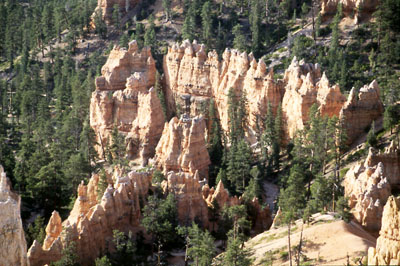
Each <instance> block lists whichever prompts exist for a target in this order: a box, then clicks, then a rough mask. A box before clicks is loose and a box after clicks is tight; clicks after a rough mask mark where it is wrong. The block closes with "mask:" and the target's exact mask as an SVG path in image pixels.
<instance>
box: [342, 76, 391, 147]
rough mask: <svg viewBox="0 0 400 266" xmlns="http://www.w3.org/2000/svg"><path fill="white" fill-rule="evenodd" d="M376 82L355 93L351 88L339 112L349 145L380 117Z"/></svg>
mask: <svg viewBox="0 0 400 266" xmlns="http://www.w3.org/2000/svg"><path fill="white" fill-rule="evenodd" d="M379 95H380V89H379V86H378V83H377V82H376V80H374V81H372V82H371V83H370V84H369V85H365V86H363V87H362V88H361V89H360V90H359V92H358V93H357V91H356V89H355V88H352V89H351V91H350V94H349V97H348V98H347V101H346V103H345V104H344V105H343V107H342V110H341V111H340V118H341V119H342V120H343V126H344V127H345V129H346V131H347V137H348V140H349V144H350V143H351V142H352V141H354V140H355V139H357V138H358V137H359V136H360V135H363V134H364V133H365V132H366V129H367V128H368V127H369V126H370V125H371V123H372V121H375V120H377V119H378V118H380V117H382V114H383V111H384V108H383V103H382V101H381V99H380V96H379Z"/></svg>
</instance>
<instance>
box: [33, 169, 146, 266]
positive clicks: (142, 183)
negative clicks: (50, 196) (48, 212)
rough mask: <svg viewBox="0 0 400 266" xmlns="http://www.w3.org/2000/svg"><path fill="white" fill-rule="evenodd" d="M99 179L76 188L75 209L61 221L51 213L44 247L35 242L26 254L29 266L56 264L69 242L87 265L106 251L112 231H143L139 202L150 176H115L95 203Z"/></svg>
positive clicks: (137, 174) (144, 197)
mask: <svg viewBox="0 0 400 266" xmlns="http://www.w3.org/2000/svg"><path fill="white" fill-rule="evenodd" d="M98 180H99V176H98V175H93V176H92V178H91V179H90V181H89V184H88V185H84V184H81V185H80V186H79V188H78V198H77V199H76V201H75V204H74V208H73V209H72V211H71V213H70V215H69V217H68V218H67V219H66V220H65V221H64V222H62V223H61V219H60V217H59V215H58V213H57V212H53V215H52V217H51V219H50V221H49V224H48V226H47V228H46V239H45V241H44V244H43V246H40V244H39V243H38V242H37V241H35V242H34V243H33V245H32V247H31V248H30V249H29V251H28V258H29V261H30V264H31V265H32V266H39V265H44V264H47V263H50V262H52V261H56V260H57V259H59V258H60V257H61V251H62V249H63V248H64V247H65V246H66V245H67V243H69V242H70V241H74V242H75V244H76V252H77V255H78V257H79V259H80V262H81V264H83V265H90V264H91V263H92V262H93V261H94V259H95V258H97V257H98V256H100V255H101V254H104V252H105V251H106V250H107V249H108V248H109V246H108V245H109V243H111V242H112V230H114V229H118V230H121V231H124V232H127V231H129V230H130V231H132V232H133V233H136V232H138V231H141V230H143V228H142V227H141V226H140V218H141V206H140V202H145V201H146V195H147V193H148V190H149V188H150V186H151V174H150V173H145V172H143V173H138V172H134V171H132V172H129V173H128V174H127V175H124V176H120V175H119V174H116V175H114V180H113V182H114V185H111V184H110V185H109V186H108V188H107V189H106V191H105V192H104V195H103V197H102V198H101V201H100V203H97V200H96V199H97V183H98Z"/></svg>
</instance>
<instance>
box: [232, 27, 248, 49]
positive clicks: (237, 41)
mask: <svg viewBox="0 0 400 266" xmlns="http://www.w3.org/2000/svg"><path fill="white" fill-rule="evenodd" d="M232 33H233V36H234V39H233V47H234V48H235V49H237V50H239V51H241V52H243V51H246V50H247V45H246V37H245V36H244V34H243V27H242V25H240V24H236V26H235V27H233V29H232Z"/></svg>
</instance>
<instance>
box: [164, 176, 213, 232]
mask: <svg viewBox="0 0 400 266" xmlns="http://www.w3.org/2000/svg"><path fill="white" fill-rule="evenodd" d="M199 178H200V177H199V174H198V172H196V173H195V174H194V176H193V175H191V174H189V173H183V172H180V173H175V172H172V171H171V172H168V174H167V180H165V181H163V183H162V187H163V190H164V192H169V193H173V195H175V200H176V202H177V210H178V219H179V221H180V222H181V223H182V224H190V222H191V221H200V222H201V224H202V225H203V226H204V227H209V219H208V209H207V203H206V201H205V200H204V198H203V193H202V185H201V184H200V182H199V181H200V180H199Z"/></svg>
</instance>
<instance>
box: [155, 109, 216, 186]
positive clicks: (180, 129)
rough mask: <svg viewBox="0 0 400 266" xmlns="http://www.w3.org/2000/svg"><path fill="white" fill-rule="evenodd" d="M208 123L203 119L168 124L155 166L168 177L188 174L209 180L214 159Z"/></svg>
mask: <svg viewBox="0 0 400 266" xmlns="http://www.w3.org/2000/svg"><path fill="white" fill-rule="evenodd" d="M205 130H206V126H205V122H204V119H203V118H202V117H194V118H189V117H186V116H183V117H182V118H181V119H178V118H176V117H174V118H172V119H171V121H170V122H169V123H165V126H164V130H163V132H162V136H161V138H160V141H159V143H158V145H157V147H156V155H155V157H154V163H155V165H156V167H157V168H159V169H162V170H163V171H164V173H168V172H170V171H174V172H180V171H183V172H186V173H190V174H191V175H194V174H195V173H196V171H198V174H199V176H200V178H201V179H205V178H208V166H209V164H210V158H209V155H208V151H207V147H206V142H205Z"/></svg>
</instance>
